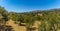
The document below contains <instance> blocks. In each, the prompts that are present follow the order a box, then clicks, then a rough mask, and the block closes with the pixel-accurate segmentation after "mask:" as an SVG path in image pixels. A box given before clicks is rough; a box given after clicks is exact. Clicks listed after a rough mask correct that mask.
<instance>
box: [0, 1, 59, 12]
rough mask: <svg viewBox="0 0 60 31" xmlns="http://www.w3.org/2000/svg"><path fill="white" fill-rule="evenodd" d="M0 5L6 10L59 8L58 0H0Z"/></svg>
mask: <svg viewBox="0 0 60 31" xmlns="http://www.w3.org/2000/svg"><path fill="white" fill-rule="evenodd" d="M0 6H3V7H5V9H6V10H8V11H14V12H26V11H32V10H44V9H45V10H46V9H54V8H60V0H0Z"/></svg>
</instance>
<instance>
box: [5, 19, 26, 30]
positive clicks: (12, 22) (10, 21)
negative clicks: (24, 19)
mask: <svg viewBox="0 0 60 31" xmlns="http://www.w3.org/2000/svg"><path fill="white" fill-rule="evenodd" d="M6 25H10V26H12V28H13V30H14V31H26V27H24V26H18V24H15V23H14V21H12V20H9V21H7V24H6Z"/></svg>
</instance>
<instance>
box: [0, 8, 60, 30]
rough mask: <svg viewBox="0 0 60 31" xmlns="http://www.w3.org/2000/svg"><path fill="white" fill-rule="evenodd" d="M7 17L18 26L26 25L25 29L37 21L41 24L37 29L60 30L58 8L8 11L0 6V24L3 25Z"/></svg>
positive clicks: (59, 12)
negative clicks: (21, 11)
mask: <svg viewBox="0 0 60 31" xmlns="http://www.w3.org/2000/svg"><path fill="white" fill-rule="evenodd" d="M9 19H11V20H13V21H14V23H15V24H18V25H19V26H21V25H22V26H26V28H27V29H28V28H32V26H33V25H34V23H35V21H39V22H41V24H39V26H38V27H39V28H38V31H58V30H60V9H51V10H36V11H31V12H23V13H17V12H8V11H6V10H5V9H4V8H3V7H0V25H2V24H3V25H5V23H6V22H7V21H8V20H9ZM23 23H25V24H23ZM33 29H34V28H33Z"/></svg>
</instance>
